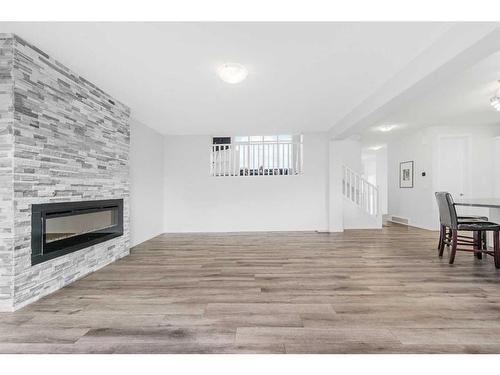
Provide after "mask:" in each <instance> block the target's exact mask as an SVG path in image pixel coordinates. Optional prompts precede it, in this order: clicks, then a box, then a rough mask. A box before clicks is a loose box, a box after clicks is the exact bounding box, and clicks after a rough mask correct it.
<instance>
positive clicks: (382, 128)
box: [375, 124, 399, 133]
mask: <svg viewBox="0 0 500 375" xmlns="http://www.w3.org/2000/svg"><path fill="white" fill-rule="evenodd" d="M397 127H399V126H398V125H396V124H392V125H380V126H377V127H376V128H375V130H378V131H379V132H382V133H387V132H390V131H391V130H394V129H396V128H397Z"/></svg>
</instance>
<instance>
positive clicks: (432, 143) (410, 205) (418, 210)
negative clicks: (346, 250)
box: [387, 126, 500, 230]
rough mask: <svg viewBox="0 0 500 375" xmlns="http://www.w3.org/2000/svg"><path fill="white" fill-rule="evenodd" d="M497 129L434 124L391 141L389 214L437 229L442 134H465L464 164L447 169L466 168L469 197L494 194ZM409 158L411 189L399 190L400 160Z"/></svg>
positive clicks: (389, 154) (421, 225)
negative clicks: (436, 194)
mask: <svg viewBox="0 0 500 375" xmlns="http://www.w3.org/2000/svg"><path fill="white" fill-rule="evenodd" d="M499 131H500V129H499V127H498V126H469V127H444V126H443V127H442V126H435V127H429V128H425V129H422V130H419V131H415V132H412V133H409V134H405V135H404V136H402V137H400V138H398V139H396V140H394V141H392V142H390V143H389V145H388V149H387V153H388V154H387V158H388V164H387V165H388V211H389V214H391V215H396V216H400V217H403V218H406V219H408V223H409V224H410V225H413V226H417V227H421V228H426V229H432V230H436V229H437V228H438V212H437V207H436V203H435V198H434V192H435V191H438V190H442V187H441V186H440V179H439V176H437V173H438V172H437V171H438V166H439V144H440V138H441V137H448V136H453V135H457V136H464V137H467V139H468V156H467V164H466V165H465V166H461V165H450V168H465V170H466V171H467V172H466V176H467V181H466V185H467V195H468V197H470V198H481V197H491V196H493V195H494V194H495V179H494V175H495V172H494V168H495V166H494V163H495V162H494V152H495V143H494V141H495V138H494V136H495V135H498V132H499ZM408 160H413V161H414V188H407V189H401V188H399V163H400V162H402V161H408ZM422 172H426V176H425V177H423V176H422V175H421V173H422ZM455 198H456V199H458V198H459V197H455ZM469 212H470V211H469ZM470 213H472V212H470ZM474 213H476V212H474ZM477 213H480V212H477ZM481 213H482V212H481Z"/></svg>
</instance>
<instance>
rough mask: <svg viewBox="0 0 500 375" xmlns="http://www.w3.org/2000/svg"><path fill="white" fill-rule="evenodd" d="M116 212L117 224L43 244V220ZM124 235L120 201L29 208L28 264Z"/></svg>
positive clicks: (44, 227)
mask: <svg viewBox="0 0 500 375" xmlns="http://www.w3.org/2000/svg"><path fill="white" fill-rule="evenodd" d="M110 209H114V210H116V211H117V224H116V225H113V226H112V227H109V228H106V229H102V230H97V231H93V232H91V233H85V234H81V235H77V236H73V237H69V238H65V239H61V240H56V241H53V242H50V243H47V241H46V234H45V230H46V220H47V218H56V217H62V216H72V215H79V214H86V213H93V212H100V211H109V210H110ZM122 235H123V199H108V200H95V201H78V202H58V203H44V204H33V205H32V206H31V265H32V266H33V265H35V264H39V263H42V262H45V261H47V260H50V259H54V258H57V257H60V256H62V255H65V254H69V253H72V252H74V251H78V250H81V249H84V248H87V247H89V246H92V245H96V244H98V243H101V242H105V241H108V240H110V239H112V238H116V237H120V236H122Z"/></svg>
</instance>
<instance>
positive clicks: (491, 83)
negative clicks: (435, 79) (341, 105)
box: [362, 52, 500, 146]
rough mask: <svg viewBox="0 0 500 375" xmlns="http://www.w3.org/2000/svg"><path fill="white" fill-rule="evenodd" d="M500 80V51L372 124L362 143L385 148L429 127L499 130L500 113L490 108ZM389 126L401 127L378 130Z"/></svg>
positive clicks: (365, 131) (365, 132)
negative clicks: (414, 131) (386, 131)
mask: <svg viewBox="0 0 500 375" xmlns="http://www.w3.org/2000/svg"><path fill="white" fill-rule="evenodd" d="M498 80H500V52H497V53H494V54H492V55H490V56H489V57H487V58H485V59H483V60H482V61H480V62H479V63H477V64H475V65H474V66H472V67H471V68H469V69H466V70H464V71H462V72H460V73H459V74H455V75H453V76H452V77H450V78H449V79H447V80H446V81H444V82H439V83H438V84H435V85H434V86H432V87H429V88H428V89H427V90H426V91H425V92H424V93H422V94H421V95H420V96H418V97H417V98H415V99H414V100H413V101H411V102H410V103H407V104H406V105H404V106H401V107H400V108H399V109H398V110H397V111H393V112H392V113H390V114H389V115H387V116H386V117H385V118H384V119H383V120H382V121H380V123H376V124H373V126H372V127H370V128H367V129H366V130H364V131H363V133H362V140H363V143H364V144H365V145H367V146H375V145H382V144H384V143H387V142H388V141H390V140H391V139H394V138H397V137H399V136H401V135H404V134H408V133H410V132H411V131H412V130H415V129H416V128H422V127H427V126H461V127H468V126H477V125H493V126H495V125H498V127H499V130H500V112H498V111H496V110H495V109H494V108H493V107H492V106H491V105H490V98H491V97H492V96H493V95H494V94H495V93H496V92H497V91H498V90H499V89H500V82H498ZM390 124H396V125H398V126H400V128H399V129H394V130H392V131H390V132H388V133H381V132H378V131H376V130H375V128H376V127H377V126H380V125H390ZM499 134H500V132H499Z"/></svg>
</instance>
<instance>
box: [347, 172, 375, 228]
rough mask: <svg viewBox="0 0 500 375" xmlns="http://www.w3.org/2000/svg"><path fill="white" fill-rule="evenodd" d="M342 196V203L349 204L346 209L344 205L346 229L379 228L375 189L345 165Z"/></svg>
mask: <svg viewBox="0 0 500 375" xmlns="http://www.w3.org/2000/svg"><path fill="white" fill-rule="evenodd" d="M342 195H343V196H344V201H345V200H347V201H349V202H350V203H351V204H350V205H348V206H347V207H346V205H344V226H345V227H346V229H349V228H367V227H370V228H380V227H381V216H380V215H379V206H378V189H377V187H376V186H375V185H373V184H371V183H370V182H368V181H367V180H366V179H364V178H363V177H362V176H361V175H360V174H359V173H356V172H354V171H353V170H352V169H350V168H349V167H347V166H345V165H344V166H343V167H342ZM349 206H352V207H349ZM349 223H351V224H349Z"/></svg>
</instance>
